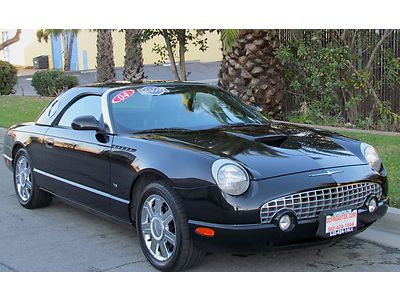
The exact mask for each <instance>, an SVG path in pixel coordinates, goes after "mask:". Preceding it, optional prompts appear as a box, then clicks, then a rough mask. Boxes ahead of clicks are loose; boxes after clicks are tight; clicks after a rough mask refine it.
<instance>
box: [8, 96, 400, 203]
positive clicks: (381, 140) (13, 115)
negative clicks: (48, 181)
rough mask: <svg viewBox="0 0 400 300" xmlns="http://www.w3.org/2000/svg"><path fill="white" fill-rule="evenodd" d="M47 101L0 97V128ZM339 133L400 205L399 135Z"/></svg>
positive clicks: (36, 110) (35, 111) (35, 113)
mask: <svg viewBox="0 0 400 300" xmlns="http://www.w3.org/2000/svg"><path fill="white" fill-rule="evenodd" d="M50 100H51V98H43V97H26V96H0V127H6V128H7V127H9V126H11V125H13V124H16V123H21V122H29V121H34V120H35V119H36V117H37V116H38V115H39V114H40V112H41V111H42V110H43V109H44V108H45V107H46V106H47V104H48V103H49V102H50ZM339 132H340V131H339ZM340 133H341V134H343V135H347V136H349V137H352V138H356V139H359V140H362V141H364V142H366V143H369V144H371V145H372V146H374V147H375V149H376V150H377V151H378V153H379V155H380V157H381V159H382V161H383V163H384V165H385V168H386V170H387V173H388V176H389V196H390V199H391V200H390V201H391V205H392V206H394V207H398V208H400V137H399V136H390V135H380V134H372V133H358V132H357V133H355V132H348V131H342V132H340Z"/></svg>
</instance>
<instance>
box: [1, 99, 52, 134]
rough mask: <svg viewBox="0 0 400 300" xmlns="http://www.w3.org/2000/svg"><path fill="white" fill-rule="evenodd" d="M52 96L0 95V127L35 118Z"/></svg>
mask: <svg viewBox="0 0 400 300" xmlns="http://www.w3.org/2000/svg"><path fill="white" fill-rule="evenodd" d="M51 99H52V98H44V97H28V96H0V127H5V128H7V127H10V126H11V125H14V124H16V123H21V122H30V121H34V120H36V118H37V116H38V115H39V114H40V113H41V112H42V110H43V109H44V108H45V107H46V106H47V104H49V102H50V100H51Z"/></svg>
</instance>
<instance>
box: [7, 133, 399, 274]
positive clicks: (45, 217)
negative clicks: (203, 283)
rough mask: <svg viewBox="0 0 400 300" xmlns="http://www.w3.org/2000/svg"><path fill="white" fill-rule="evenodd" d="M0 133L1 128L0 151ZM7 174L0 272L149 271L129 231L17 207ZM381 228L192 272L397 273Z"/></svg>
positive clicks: (68, 212)
mask: <svg viewBox="0 0 400 300" xmlns="http://www.w3.org/2000/svg"><path fill="white" fill-rule="evenodd" d="M2 133H3V134H4V130H1V129H0V153H2V152H3V151H2V144H1V143H2V141H3V137H2ZM11 175H12V174H11V172H10V171H8V169H7V168H6V167H5V165H4V162H3V159H1V162H0V271H154V269H153V268H152V267H151V266H150V264H149V263H147V261H146V259H145V257H144V256H143V254H142V253H141V250H140V246H139V241H138V238H137V236H136V233H135V231H134V230H133V229H132V228H131V227H129V226H126V225H121V224H118V223H115V222H113V221H110V220H108V219H103V218H101V217H98V216H96V215H93V214H90V213H88V212H86V211H82V210H79V209H77V208H75V207H73V206H70V205H67V204H65V203H64V202H62V201H61V200H58V199H55V200H54V201H53V203H52V205H50V206H49V207H46V208H42V209H36V210H27V209H23V208H22V207H21V206H20V205H19V204H18V201H17V197H16V196H15V193H14V189H13V184H12V176H11ZM374 226H375V225H374ZM389 227H390V226H389ZM389 229H390V230H391V229H393V228H389ZM377 230H378V231H379V230H383V231H382V232H383V233H382V232H381V234H379V233H377ZM384 230H386V229H385V228H383V229H382V228H375V229H374V228H371V229H368V230H367V232H366V235H364V233H363V234H362V237H363V239H369V240H370V241H367V240H363V239H360V238H356V237H351V238H347V239H344V240H342V241H340V242H336V243H334V244H331V245H324V246H313V247H307V248H302V249H296V250H285V251H274V252H268V253H264V254H248V255H243V254H241V255H235V254H231V253H218V254H210V255H207V256H206V257H205V259H204V261H203V262H202V264H201V265H200V266H198V267H196V268H194V269H192V271H400V245H397V244H393V243H392V241H393V240H394V239H397V240H398V241H400V238H399V235H396V233H394V231H391V234H393V236H394V237H390V236H389V237H388V238H387V239H386V240H382V241H379V240H378V241H377V240H376V239H375V237H376V236H378V235H379V236H382V234H383V235H385V232H386V231H384ZM371 241H372V242H371ZM377 242H379V243H380V244H378V243H377Z"/></svg>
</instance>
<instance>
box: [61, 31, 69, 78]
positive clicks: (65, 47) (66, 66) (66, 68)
mask: <svg viewBox="0 0 400 300" xmlns="http://www.w3.org/2000/svg"><path fill="white" fill-rule="evenodd" d="M61 36H62V39H63V56H64V71H69V63H68V38H67V32H66V31H65V30H63V31H62V32H61Z"/></svg>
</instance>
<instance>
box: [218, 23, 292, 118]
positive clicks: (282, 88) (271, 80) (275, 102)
mask: <svg viewBox="0 0 400 300" xmlns="http://www.w3.org/2000/svg"><path fill="white" fill-rule="evenodd" d="M278 46H279V38H278V35H277V33H276V32H275V31H274V30H253V29H252V30H240V31H239V35H238V37H237V40H236V42H235V44H234V45H233V47H232V48H231V49H230V50H228V51H227V52H225V53H224V55H223V60H222V62H221V68H220V72H219V83H218V84H219V85H220V86H221V87H222V88H224V89H226V90H228V91H230V92H231V93H232V94H234V95H237V96H239V97H240V98H241V99H243V100H244V101H245V102H246V103H249V104H253V105H257V106H259V107H260V108H261V109H262V111H263V113H265V114H267V115H269V116H270V117H272V118H275V119H284V118H285V110H286V84H285V80H284V78H283V67H282V65H281V64H280V62H279V60H278V59H277V58H276V57H275V50H276V49H277V48H278Z"/></svg>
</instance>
